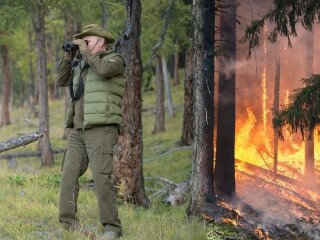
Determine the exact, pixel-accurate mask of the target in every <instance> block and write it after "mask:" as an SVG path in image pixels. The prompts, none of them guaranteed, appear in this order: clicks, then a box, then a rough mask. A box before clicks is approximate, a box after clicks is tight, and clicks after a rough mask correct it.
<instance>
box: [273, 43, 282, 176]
mask: <svg viewBox="0 0 320 240" xmlns="http://www.w3.org/2000/svg"><path fill="white" fill-rule="evenodd" d="M280 66H281V65H280V49H279V47H278V48H277V53H276V72H275V80H274V102H273V115H274V116H276V115H277V114H278V113H279V103H280V96H279V95H280V70H281V69H280ZM278 142H279V135H278V129H277V128H274V130H273V156H274V160H273V172H274V174H275V175H277V171H278Z"/></svg>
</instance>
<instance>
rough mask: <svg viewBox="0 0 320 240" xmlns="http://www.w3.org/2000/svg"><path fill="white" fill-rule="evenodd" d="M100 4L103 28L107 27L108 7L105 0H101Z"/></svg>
mask: <svg viewBox="0 0 320 240" xmlns="http://www.w3.org/2000/svg"><path fill="white" fill-rule="evenodd" d="M100 5H101V14H102V16H101V20H102V23H101V25H102V27H103V28H104V29H107V28H108V7H107V3H106V1H105V0H101V2H100Z"/></svg>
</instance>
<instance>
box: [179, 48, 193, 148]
mask: <svg viewBox="0 0 320 240" xmlns="http://www.w3.org/2000/svg"><path fill="white" fill-rule="evenodd" d="M192 96H193V76H192V51H191V49H188V50H187V52H186V59H185V77H184V112H183V125H182V135H181V144H182V145H184V146H188V145H191V144H192V143H193V102H192Z"/></svg>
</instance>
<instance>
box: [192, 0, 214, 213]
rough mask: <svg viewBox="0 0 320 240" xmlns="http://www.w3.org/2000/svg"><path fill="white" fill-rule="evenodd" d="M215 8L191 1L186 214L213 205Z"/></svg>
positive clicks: (207, 209) (199, 0)
mask: <svg viewBox="0 0 320 240" xmlns="http://www.w3.org/2000/svg"><path fill="white" fill-rule="evenodd" d="M214 8H215V1H207V0H194V1H193V5H192V17H193V79H194V105H193V106H194V107H193V109H194V130H195V132H194V134H195V135H194V150H193V162H192V177H191V186H192V187H191V201H190V204H189V206H188V211H187V212H188V214H189V215H202V214H210V215H211V213H212V210H213V209H214V207H215V206H216V198H215V194H214V185H213V115H214V114H213V113H214V112H213V101H214V81H213V80H214V79H213V78H214V61H213V59H214V26H215V21H214V17H215V11H214Z"/></svg>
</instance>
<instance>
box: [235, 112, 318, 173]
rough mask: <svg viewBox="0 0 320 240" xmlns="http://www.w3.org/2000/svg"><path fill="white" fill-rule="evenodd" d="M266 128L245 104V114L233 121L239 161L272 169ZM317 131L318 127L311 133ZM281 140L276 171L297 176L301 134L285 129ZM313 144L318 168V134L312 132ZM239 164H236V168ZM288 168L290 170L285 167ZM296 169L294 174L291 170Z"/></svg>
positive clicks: (301, 152) (269, 135) (301, 163)
mask: <svg viewBox="0 0 320 240" xmlns="http://www.w3.org/2000/svg"><path fill="white" fill-rule="evenodd" d="M268 129H269V131H267V132H264V130H263V126H261V125H259V124H258V123H257V120H256V116H255V115H254V113H253V111H252V109H251V108H247V114H246V115H245V116H242V118H240V119H239V118H238V120H237V122H236V143H235V148H236V149H235V157H236V159H240V160H242V161H245V162H248V163H251V164H254V165H257V166H260V167H263V168H266V169H272V166H273V151H272V150H270V149H271V148H270V145H271V144H270V142H271V141H272V139H273V131H272V127H271V126H268ZM317 131H320V127H318V128H317V129H316V130H315V133H316V132H317ZM283 133H284V140H283V141H282V140H279V150H278V159H279V173H280V174H283V175H287V176H288V177H293V175H294V178H295V177H297V175H298V174H297V173H299V174H303V172H304V142H303V141H302V139H301V135H300V133H299V134H294V135H290V133H289V131H287V130H285V129H284V131H283ZM314 139H315V141H314V144H315V150H314V152H315V167H316V168H318V169H319V168H320V163H319V160H320V136H319V134H315V135H314ZM242 167H243V166H241V165H239V164H238V165H237V168H238V169H239V170H240V168H242ZM289 169H290V171H289ZM293 172H296V174H293Z"/></svg>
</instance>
